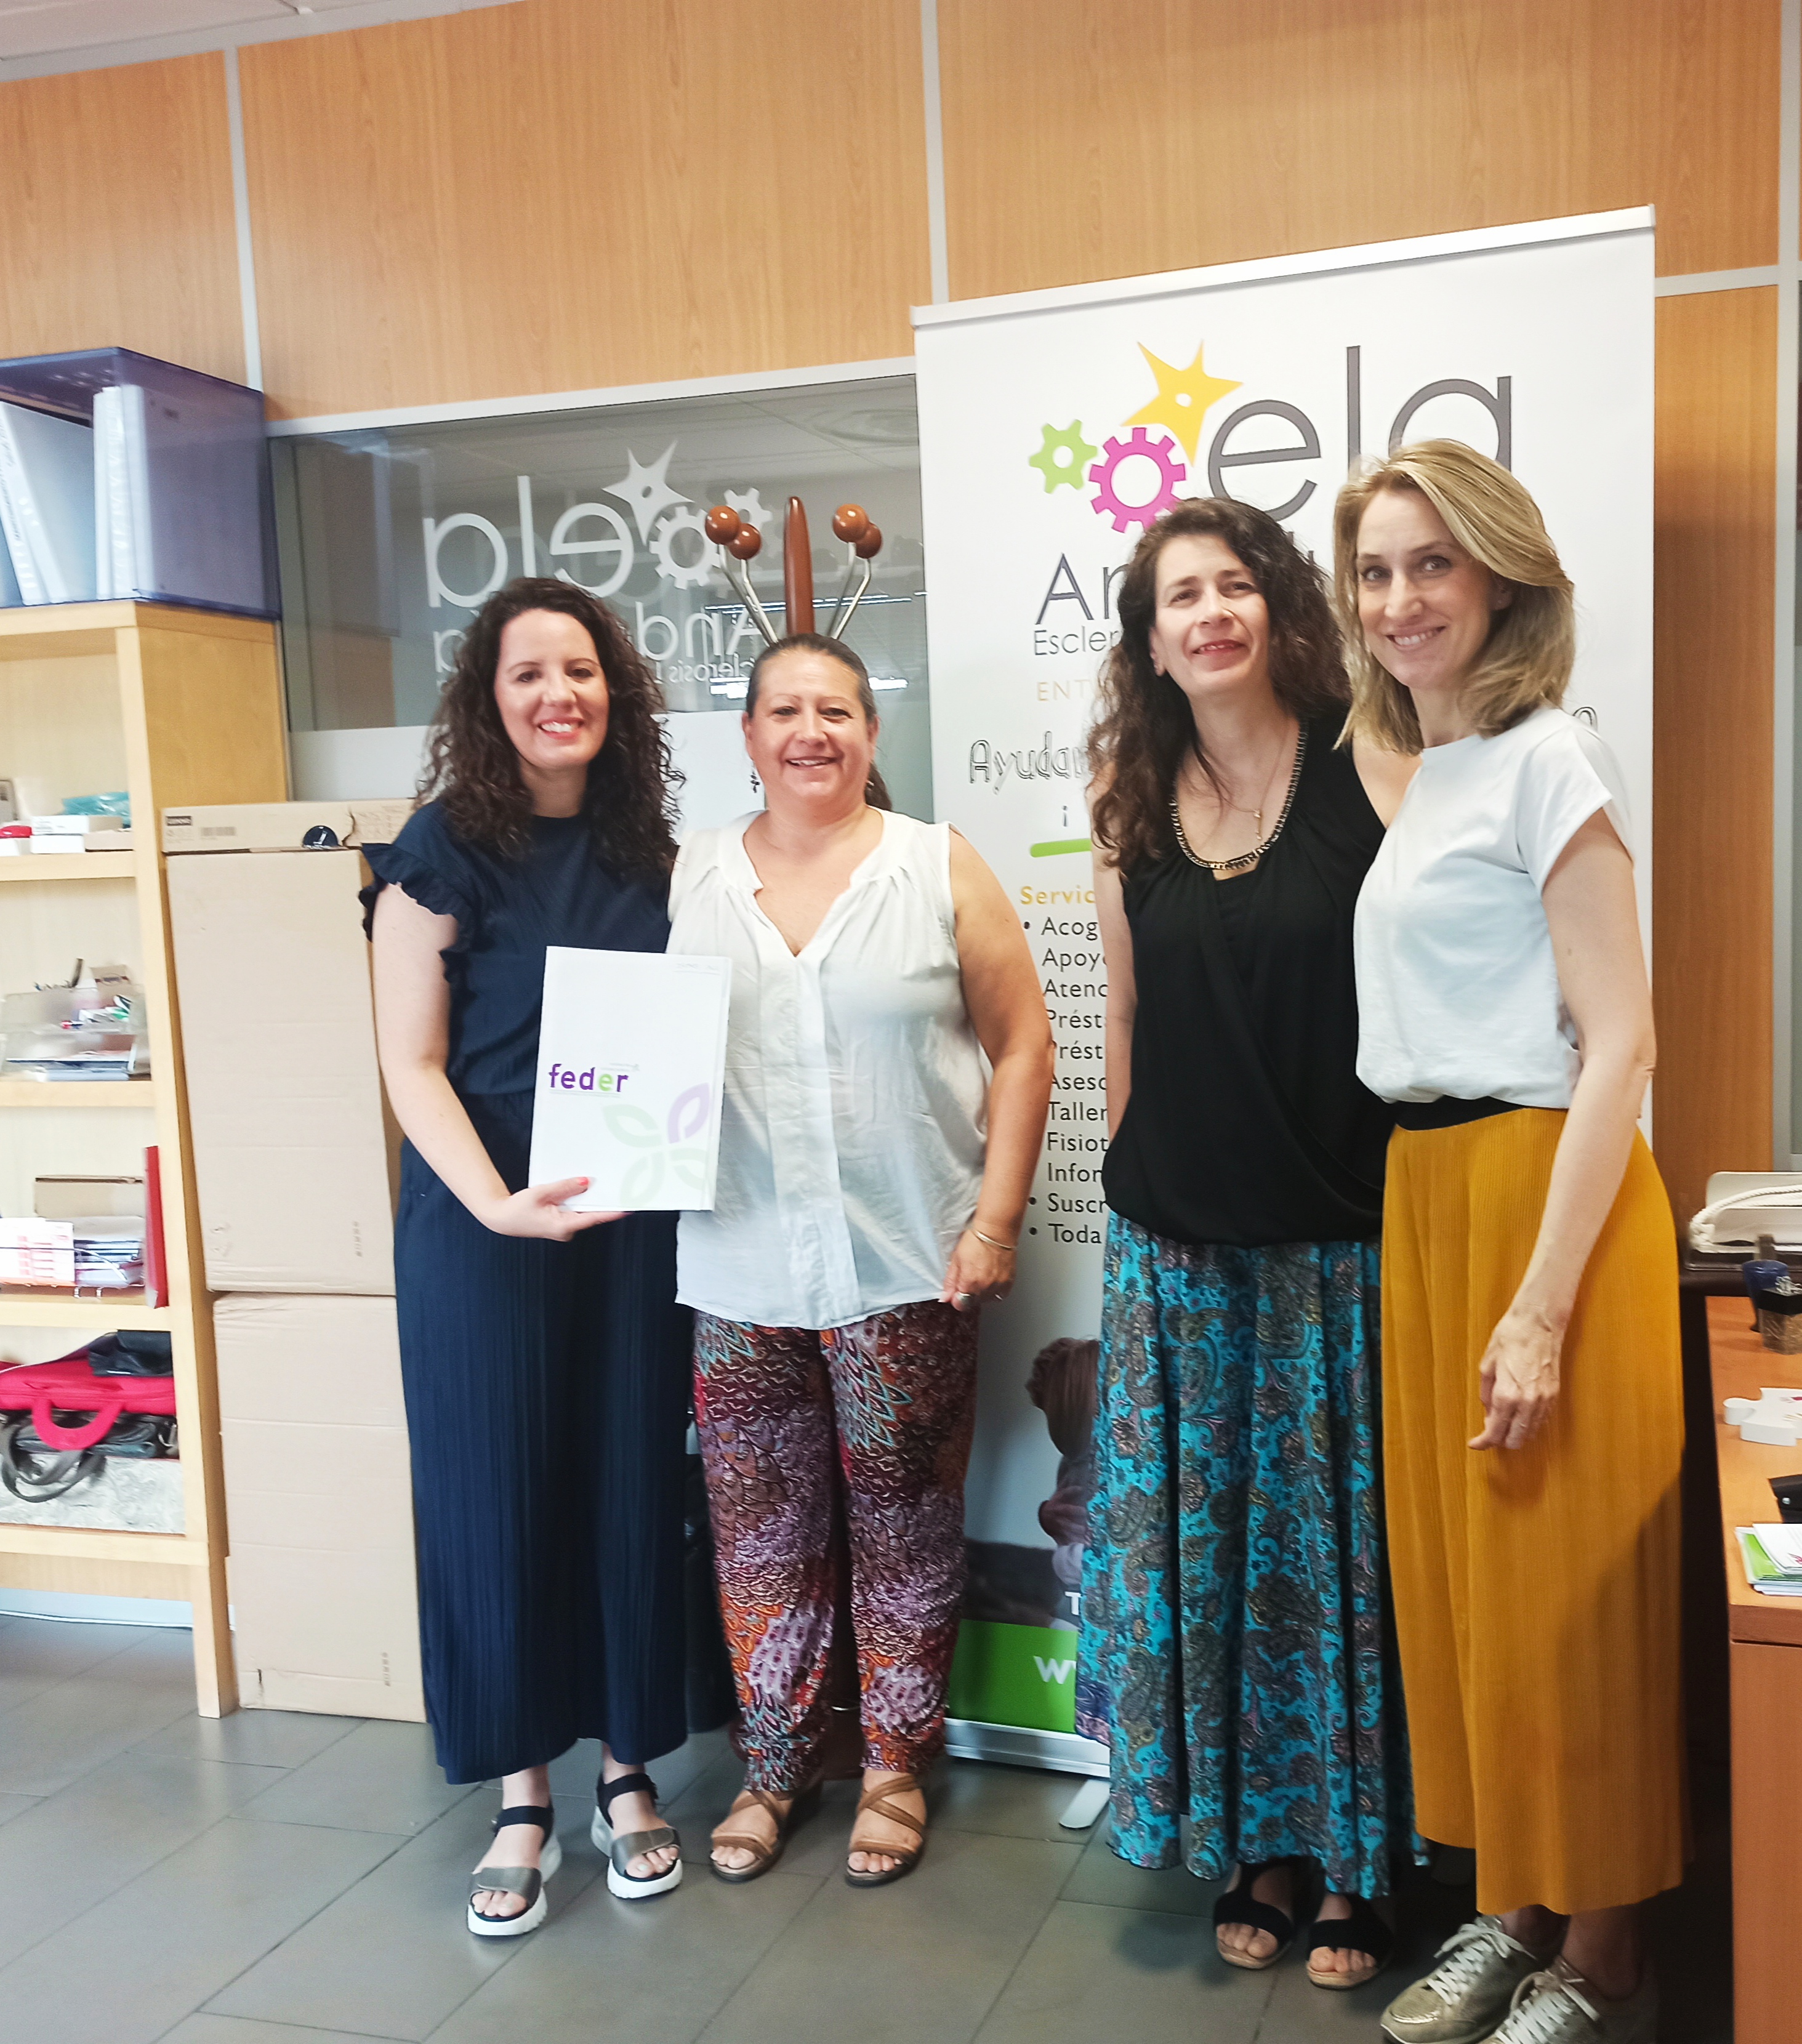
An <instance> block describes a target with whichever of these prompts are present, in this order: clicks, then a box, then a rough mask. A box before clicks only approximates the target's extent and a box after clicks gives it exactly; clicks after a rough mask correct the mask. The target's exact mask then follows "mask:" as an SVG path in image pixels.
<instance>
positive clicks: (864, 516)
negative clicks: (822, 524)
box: [832, 504, 870, 547]
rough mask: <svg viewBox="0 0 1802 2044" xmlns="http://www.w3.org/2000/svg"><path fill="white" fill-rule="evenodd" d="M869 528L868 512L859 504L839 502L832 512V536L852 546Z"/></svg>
mask: <svg viewBox="0 0 1802 2044" xmlns="http://www.w3.org/2000/svg"><path fill="white" fill-rule="evenodd" d="M869 529H870V514H869V513H868V512H867V511H866V510H865V509H864V508H863V505H861V504H841V505H840V506H839V508H838V509H837V510H836V511H835V512H834V513H832V537H833V538H834V539H835V540H843V541H844V543H845V544H846V545H847V547H854V546H855V545H856V544H857V543H858V541H859V540H861V539H862V538H863V536H864V534H865V533H866V532H868V531H869Z"/></svg>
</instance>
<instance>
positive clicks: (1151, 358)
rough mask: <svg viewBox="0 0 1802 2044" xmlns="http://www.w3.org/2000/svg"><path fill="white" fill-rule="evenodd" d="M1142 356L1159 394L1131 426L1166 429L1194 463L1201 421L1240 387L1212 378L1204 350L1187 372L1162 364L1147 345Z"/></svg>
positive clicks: (1199, 350)
mask: <svg viewBox="0 0 1802 2044" xmlns="http://www.w3.org/2000/svg"><path fill="white" fill-rule="evenodd" d="M1139 353H1140V354H1141V355H1143V356H1144V358H1145V359H1146V361H1147V363H1148V364H1149V365H1150V367H1151V374H1152V375H1154V376H1155V377H1156V378H1157V379H1158V394H1157V396H1156V397H1155V398H1153V399H1152V400H1151V403H1150V404H1149V405H1145V406H1144V407H1143V409H1140V410H1139V411H1136V412H1135V413H1133V415H1132V417H1131V418H1130V419H1128V421H1126V423H1127V425H1129V426H1162V427H1163V428H1165V429H1166V432H1170V433H1172V434H1174V436H1175V438H1176V440H1177V441H1178V444H1180V446H1181V448H1182V451H1183V452H1184V453H1185V455H1188V457H1189V459H1190V460H1191V461H1193V460H1194V459H1195V448H1196V445H1197V442H1198V441H1199V440H1201V421H1202V419H1203V417H1204V416H1205V413H1206V412H1207V409H1208V406H1209V405H1212V403H1213V402H1214V401H1215V399H1216V398H1224V397H1225V396H1226V395H1227V394H1228V392H1229V391H1232V390H1237V389H1238V388H1239V386H1238V384H1236V383H1230V382H1228V381H1227V379H1226V378H1224V376H1210V375H1208V371H1207V370H1206V368H1205V367H1204V366H1203V363H1202V360H1201V348H1197V349H1196V351H1195V359H1194V360H1193V362H1192V363H1189V367H1187V368H1186V369H1173V368H1172V367H1170V363H1167V362H1160V361H1159V360H1158V358H1157V356H1156V355H1154V354H1153V353H1152V352H1151V349H1150V348H1147V346H1146V345H1145V344H1144V343H1143V341H1141V342H1140V343H1139Z"/></svg>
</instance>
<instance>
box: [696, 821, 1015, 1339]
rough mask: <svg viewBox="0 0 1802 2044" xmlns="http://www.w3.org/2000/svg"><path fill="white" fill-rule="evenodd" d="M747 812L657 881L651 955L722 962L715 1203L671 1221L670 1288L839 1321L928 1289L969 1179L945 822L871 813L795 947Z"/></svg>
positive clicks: (960, 1221) (975, 1132) (810, 1322)
mask: <svg viewBox="0 0 1802 2044" xmlns="http://www.w3.org/2000/svg"><path fill="white" fill-rule="evenodd" d="M752 820H753V819H752V818H751V817H750V816H740V818H739V820H737V822H736V823H732V824H726V825H725V826H724V828H720V829H718V830H704V831H697V832H694V835H693V836H691V837H690V838H689V839H687V840H686V842H685V843H683V846H682V856H681V857H680V858H679V859H678V860H677V861H676V870H675V874H674V878H673V880H672V881H671V882H670V926H671V927H670V950H671V951H687V952H700V953H702V954H704V955H709V956H713V957H724V958H729V959H731V960H732V1013H731V1019H730V1022H729V1024H728V1031H727V1038H726V1087H725V1099H724V1105H723V1108H722V1110H721V1113H720V1169H719V1176H718V1179H717V1185H716V1189H715V1205H714V1208H713V1212H711V1213H685V1214H684V1215H683V1216H682V1220H681V1224H680V1225H679V1227H678V1231H677V1235H676V1296H677V1297H678V1298H679V1299H680V1300H681V1301H682V1304H684V1305H686V1306H694V1307H697V1308H699V1309H700V1310H701V1312H708V1313H713V1314H716V1315H717V1316H719V1317H720V1319H722V1320H739V1321H748V1322H751V1323H753V1324H756V1325H758V1326H762V1327H810V1328H825V1327H843V1326H845V1325H847V1324H848V1323H849V1322H851V1321H853V1320H863V1319H865V1318H866V1317H867V1316H869V1315H870V1314H872V1313H881V1312H887V1311H888V1310H889V1308H891V1307H894V1306H902V1305H907V1304H911V1303H912V1302H913V1301H916V1300H919V1299H936V1298H937V1297H938V1296H939V1287H940V1286H941V1285H943V1282H944V1276H945V1265H946V1263H947V1261H948V1259H949V1258H950V1255H951V1250H952V1247H953V1246H954V1245H955V1243H956V1241H957V1239H958V1237H959V1235H961V1234H962V1232H963V1231H964V1229H965V1228H966V1227H967V1226H968V1225H969V1223H970V1216H971V1215H972V1214H974V1212H975V1211H976V1198H977V1194H978V1192H979V1191H980V1190H981V1189H982V1162H983V1156H984V1152H985V1149H986V1139H987V1116H988V1072H987V1067H986V1065H985V1064H984V1062H983V1058H982V1046H981V1045H980V1043H978V1041H977V1037H976V1031H975V1028H974V1026H973V1024H971V1022H970V1011H969V1010H968V1009H967V1008H966V1006H965V1005H964V998H963V978H962V972H961V970H960V968H959V963H958V951H957V911H956V909H955V905H954V904H953V902H952V899H951V830H950V827H949V826H948V825H947V824H923V823H919V822H916V820H915V819H914V818H913V817H912V816H897V815H893V814H885V815H884V816H883V819H882V840H881V842H880V843H878V845H877V847H876V848H875V850H874V851H872V852H871V853H870V855H869V857H868V858H866V859H865V860H864V861H863V863H862V864H861V865H859V866H858V867H857V869H856V870H855V872H854V873H853V874H851V884H850V886H848V887H847V888H846V889H845V891H844V893H842V894H841V895H840V897H839V898H838V899H837V901H835V902H834V903H833V904H832V906H831V908H829V909H828V910H827V911H826V914H825V917H824V920H823V921H822V922H821V923H820V927H819V928H818V929H817V930H816V931H815V932H814V933H813V936H811V937H810V938H809V939H808V941H807V943H805V945H804V946H803V947H801V951H800V954H799V955H796V954H795V953H794V952H793V951H790V949H789V947H788V942H787V939H786V938H785V937H784V936H782V932H781V931H779V930H778V928H776V926H775V924H774V923H772V922H771V921H770V919H769V917H768V916H766V915H765V914H764V913H763V909H761V908H760V907H759V904H758V900H757V897H758V893H759V890H760V889H761V887H762V885H763V883H762V882H761V881H759V878H758V877H757V869H756V867H755V866H753V865H752V863H751V855H750V854H749V853H748V852H747V851H746V850H745V848H744V833H745V831H746V829H747V827H748V826H749V825H750V824H751V821H752Z"/></svg>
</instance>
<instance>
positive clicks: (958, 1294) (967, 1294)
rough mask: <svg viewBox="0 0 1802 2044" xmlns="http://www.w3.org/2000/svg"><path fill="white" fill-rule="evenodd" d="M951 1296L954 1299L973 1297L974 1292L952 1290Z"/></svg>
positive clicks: (974, 1295)
mask: <svg viewBox="0 0 1802 2044" xmlns="http://www.w3.org/2000/svg"><path fill="white" fill-rule="evenodd" d="M951 1297H953V1298H954V1299H974V1297H976V1294H975V1293H974V1292H954V1293H952V1294H951Z"/></svg>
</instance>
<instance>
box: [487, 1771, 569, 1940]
mask: <svg viewBox="0 0 1802 2044" xmlns="http://www.w3.org/2000/svg"><path fill="white" fill-rule="evenodd" d="M509 1824H536V1825H537V1827H538V1828H539V1829H540V1831H542V1832H543V1833H544V1850H543V1851H542V1852H541V1853H540V1855H539V1860H538V1864H537V1865H536V1866H478V1868H476V1869H475V1872H474V1873H472V1874H471V1876H470V1877H469V1927H470V1929H471V1931H472V1932H473V1933H474V1934H475V1936H477V1937H478V1938H523V1937H524V1935H525V1934H526V1932H527V1931H536V1929H537V1928H538V1927H539V1925H540V1923H543V1922H544V1918H545V1915H546V1913H547V1912H548V1910H549V1908H550V1904H549V1903H548V1900H546V1899H545V1894H544V1884H545V1882H546V1881H548V1880H549V1879H550V1878H551V1875H552V1874H554V1873H555V1872H556V1871H557V1869H558V1868H559V1867H560V1866H561V1865H563V1846H561V1844H560V1843H559V1842H558V1838H557V1833H556V1829H555V1825H556V1813H555V1811H554V1810H553V1809H552V1808H551V1805H550V1804H548V1803H521V1804H516V1805H515V1807H514V1808H512V1809H510V1810H503V1811H502V1812H501V1814H500V1815H499V1816H498V1817H497V1818H496V1819H494V1835H497V1836H498V1835H499V1834H500V1833H501V1831H505V1829H506V1828H507V1827H508V1826H509ZM490 1891H492V1892H498V1893H499V1894H501V1895H517V1896H519V1898H520V1899H521V1901H523V1902H524V1904H525V1907H524V1908H523V1909H521V1910H520V1911H517V1913H516V1914H515V1915H511V1916H490V1915H486V1914H484V1912H483V1911H481V1910H479V1909H478V1908H476V1906H475V1898H476V1897H477V1896H478V1895H482V1894H484V1893H486V1892H490Z"/></svg>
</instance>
